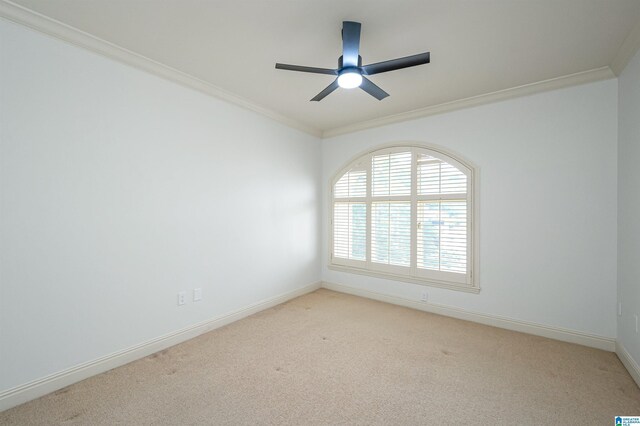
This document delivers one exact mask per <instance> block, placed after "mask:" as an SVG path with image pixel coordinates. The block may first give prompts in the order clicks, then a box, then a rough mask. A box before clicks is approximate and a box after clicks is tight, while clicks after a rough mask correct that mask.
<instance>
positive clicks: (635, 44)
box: [611, 21, 640, 75]
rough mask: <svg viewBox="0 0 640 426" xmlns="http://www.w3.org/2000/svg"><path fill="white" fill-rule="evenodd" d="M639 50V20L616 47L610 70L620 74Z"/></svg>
mask: <svg viewBox="0 0 640 426" xmlns="http://www.w3.org/2000/svg"><path fill="white" fill-rule="evenodd" d="M639 50H640V21H638V23H637V24H636V26H635V27H633V29H632V30H631V32H630V33H629V35H628V36H627V38H626V39H625V40H624V42H623V43H622V46H620V49H618V53H616V56H615V57H614V58H613V61H612V62H611V70H613V72H614V73H615V74H616V75H620V73H621V72H622V70H623V69H624V68H625V67H626V66H627V64H628V63H629V61H630V60H631V58H633V57H634V55H635V54H636V52H638V51H639Z"/></svg>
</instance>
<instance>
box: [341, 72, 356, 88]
mask: <svg viewBox="0 0 640 426" xmlns="http://www.w3.org/2000/svg"><path fill="white" fill-rule="evenodd" d="M361 84H362V75H360V73H359V72H358V71H345V72H343V73H342V74H340V75H339V76H338V85H339V86H340V87H342V88H343V89H354V88H356V87H359V86H360V85H361Z"/></svg>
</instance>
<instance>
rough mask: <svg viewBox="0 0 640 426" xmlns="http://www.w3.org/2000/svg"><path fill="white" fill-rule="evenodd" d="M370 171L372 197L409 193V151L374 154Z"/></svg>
mask: <svg viewBox="0 0 640 426" xmlns="http://www.w3.org/2000/svg"><path fill="white" fill-rule="evenodd" d="M371 173H372V174H373V177H372V180H371V183H372V195H373V196H374V197H385V196H400V195H411V152H399V153H395V154H384V155H376V156H374V157H373V159H372V162H371Z"/></svg>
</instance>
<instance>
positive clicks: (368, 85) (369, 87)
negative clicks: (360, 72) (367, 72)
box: [360, 77, 389, 101]
mask: <svg viewBox="0 0 640 426" xmlns="http://www.w3.org/2000/svg"><path fill="white" fill-rule="evenodd" d="M360 88H361V89H362V90H364V91H365V92H367V93H368V94H370V95H371V96H373V97H374V98H376V99H377V100H379V101H381V100H383V99H384V98H386V97H387V96H389V94H388V93H387V92H385V91H384V90H382V89H381V88H379V87H378V86H376V85H375V84H373V82H372V81H371V80H369V79H368V78H365V77H362V84H361V85H360Z"/></svg>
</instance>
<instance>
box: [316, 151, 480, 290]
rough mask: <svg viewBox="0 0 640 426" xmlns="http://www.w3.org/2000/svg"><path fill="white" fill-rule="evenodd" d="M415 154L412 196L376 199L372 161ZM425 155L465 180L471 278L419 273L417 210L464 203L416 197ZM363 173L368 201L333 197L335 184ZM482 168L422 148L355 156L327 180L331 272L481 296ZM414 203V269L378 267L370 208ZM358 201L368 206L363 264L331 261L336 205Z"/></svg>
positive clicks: (444, 197) (442, 196) (445, 196)
mask: <svg viewBox="0 0 640 426" xmlns="http://www.w3.org/2000/svg"><path fill="white" fill-rule="evenodd" d="M406 151H411V153H412V157H411V158H412V159H411V194H410V195H409V196H386V197H379V196H377V197H373V196H372V188H371V185H372V170H371V168H372V166H371V163H372V161H371V160H372V158H373V156H376V155H384V154H393V153H398V152H406ZM418 153H424V154H427V155H430V156H433V157H436V158H438V159H441V160H442V161H445V162H447V163H449V164H451V165H452V166H454V167H456V168H458V170H460V171H461V172H463V173H464V174H465V175H466V176H467V193H466V195H465V196H464V199H466V202H467V273H466V274H458V273H454V272H446V271H433V270H425V269H421V268H417V256H416V250H417V235H418V232H417V227H418V221H417V209H418V203H419V202H420V201H424V200H447V199H463V197H460V196H459V195H453V194H452V195H450V194H436V195H418V190H417V185H418V182H417V172H418V171H417V154H418ZM354 169H356V170H357V169H360V170H366V175H367V182H366V194H365V196H364V197H344V198H334V196H333V194H334V188H335V184H336V183H337V182H338V180H340V178H341V177H342V176H343V175H344V174H345V173H347V172H349V171H351V170H354ZM477 181H478V169H477V167H475V166H474V165H472V164H471V163H470V162H469V161H467V160H465V159H463V158H461V157H460V155H458V154H453V153H451V152H449V151H446V150H443V149H442V148H439V147H435V146H432V145H427V144H421V143H399V144H389V145H384V146H378V147H376V148H375V149H371V150H367V151H366V152H364V153H361V154H360V155H358V156H356V157H354V158H352V159H351V161H349V162H348V163H347V164H346V165H345V166H344V167H342V168H340V169H339V171H338V172H337V173H335V174H334V175H333V176H332V177H331V179H330V181H329V191H328V192H329V227H328V228H329V247H328V252H329V253H328V259H329V262H328V263H329V264H328V268H329V269H332V270H336V271H341V272H349V273H356V274H362V275H369V276H373V277H377V278H385V279H391V280H395V281H402V282H409V283H414V284H420V285H425V286H432V287H440V288H447V289H453V290H459V291H465V292H470V293H478V292H479V291H480V286H479V253H478V229H479V226H478V223H479V208H478V194H477V192H478V182H477ZM389 201H410V203H411V207H410V208H411V243H410V266H409V267H403V266H394V265H387V264H379V263H375V262H372V261H371V227H372V218H371V214H372V206H373V203H375V202H389ZM336 202H359V203H364V204H365V206H366V256H365V260H364V261H363V260H354V259H344V258H337V257H334V256H333V250H334V229H333V222H334V203H336Z"/></svg>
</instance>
